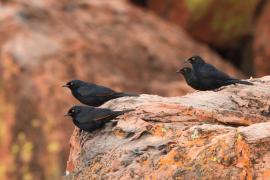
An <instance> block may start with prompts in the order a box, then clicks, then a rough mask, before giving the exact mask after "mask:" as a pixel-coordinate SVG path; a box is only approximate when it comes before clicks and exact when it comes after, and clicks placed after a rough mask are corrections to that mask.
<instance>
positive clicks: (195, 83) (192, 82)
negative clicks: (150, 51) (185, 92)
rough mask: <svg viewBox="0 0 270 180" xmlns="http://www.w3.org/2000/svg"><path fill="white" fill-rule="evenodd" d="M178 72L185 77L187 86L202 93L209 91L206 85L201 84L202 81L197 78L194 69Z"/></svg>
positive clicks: (186, 68)
mask: <svg viewBox="0 0 270 180" xmlns="http://www.w3.org/2000/svg"><path fill="white" fill-rule="evenodd" d="M176 72H177V73H181V74H182V75H183V76H184V78H185V80H186V82H187V84H188V85H189V86H191V87H192V88H193V89H196V90H200V91H205V90H207V89H208V88H207V87H205V86H204V84H202V83H200V81H199V80H198V79H197V77H196V76H195V74H194V71H193V69H191V68H190V67H184V68H182V69H179V70H178V71H176Z"/></svg>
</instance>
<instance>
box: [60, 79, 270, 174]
mask: <svg viewBox="0 0 270 180" xmlns="http://www.w3.org/2000/svg"><path fill="white" fill-rule="evenodd" d="M251 81H252V82H254V84H255V85H254V86H244V85H232V86H228V87H226V88H224V89H222V90H220V91H216V92H215V91H205V92H194V93H192V94H188V95H186V96H182V97H160V96H156V95H146V94H143V95H141V96H140V97H129V98H119V99H115V100H112V101H110V102H108V103H106V104H104V105H103V107H109V108H112V109H117V110H121V109H129V108H135V109H136V110H135V111H134V112H130V113H127V114H125V115H123V116H120V117H119V118H118V122H111V123H109V124H107V125H106V126H105V127H104V128H103V129H101V130H97V131H95V132H93V133H86V132H82V133H80V132H79V130H78V129H77V128H75V130H74V132H73V135H72V137H71V140H70V144H71V149H70V156H69V160H68V162H67V175H66V176H65V179H201V178H206V179H267V177H268V178H269V177H270V118H269V116H270V112H269V106H270V101H269V98H270V76H266V77H263V78H260V79H253V80H251Z"/></svg>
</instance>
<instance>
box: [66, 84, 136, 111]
mask: <svg viewBox="0 0 270 180" xmlns="http://www.w3.org/2000/svg"><path fill="white" fill-rule="evenodd" d="M63 87H67V88H69V89H70V90H71V92H72V94H73V96H74V97H75V98H76V99H78V100H79V101H80V102H81V103H83V104H86V105H89V106H94V107H97V106H100V105H102V104H104V103H105V102H107V101H109V100H111V99H115V98H120V97H125V96H138V95H137V94H129V93H123V92H115V91H114V90H112V89H110V88H107V87H104V86H99V85H96V84H93V83H87V82H84V81H81V80H72V81H69V82H68V83H67V84H65V85H64V86H63Z"/></svg>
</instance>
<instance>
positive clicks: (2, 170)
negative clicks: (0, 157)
mask: <svg viewBox="0 0 270 180" xmlns="http://www.w3.org/2000/svg"><path fill="white" fill-rule="evenodd" d="M6 172H7V166H6V165H4V164H0V179H5V178H4V177H5V174H6Z"/></svg>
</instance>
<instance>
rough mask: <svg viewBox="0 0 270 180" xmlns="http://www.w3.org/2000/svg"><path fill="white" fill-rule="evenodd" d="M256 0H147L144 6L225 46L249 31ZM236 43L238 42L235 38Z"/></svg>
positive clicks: (197, 35)
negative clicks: (243, 0)
mask: <svg viewBox="0 0 270 180" xmlns="http://www.w3.org/2000/svg"><path fill="white" fill-rule="evenodd" d="M259 2H260V1H259V0H247V1H245V3H243V2H242V1H241V0H220V1H214V0H168V1H162V0H148V1H147V8H149V9H151V10H153V11H154V12H156V13H157V14H159V15H160V16H161V17H163V18H165V19H167V20H169V21H172V22H174V23H176V24H178V25H180V26H182V27H184V28H185V29H186V30H187V31H189V32H190V33H191V34H192V36H194V37H195V38H197V39H199V40H200V41H204V42H207V43H208V44H211V45H213V46H215V47H219V48H224V47H228V46H231V45H233V44H234V43H237V42H238V41H239V40H240V39H241V38H243V37H244V36H247V35H250V34H251V33H252V25H253V18H254V14H255V12H256V8H257V5H258V3H259ZM238 43H239V42H238Z"/></svg>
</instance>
